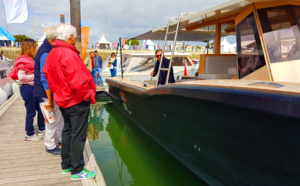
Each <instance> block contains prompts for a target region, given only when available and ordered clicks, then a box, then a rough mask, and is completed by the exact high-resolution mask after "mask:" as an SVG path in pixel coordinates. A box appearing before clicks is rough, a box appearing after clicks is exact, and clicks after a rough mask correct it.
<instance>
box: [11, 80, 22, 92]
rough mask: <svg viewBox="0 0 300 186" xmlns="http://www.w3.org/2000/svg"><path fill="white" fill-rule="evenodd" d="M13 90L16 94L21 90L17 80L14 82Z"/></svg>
mask: <svg viewBox="0 0 300 186" xmlns="http://www.w3.org/2000/svg"><path fill="white" fill-rule="evenodd" d="M12 91H13V94H16V93H18V92H19V91H20V86H19V85H18V84H17V83H16V82H13V84H12Z"/></svg>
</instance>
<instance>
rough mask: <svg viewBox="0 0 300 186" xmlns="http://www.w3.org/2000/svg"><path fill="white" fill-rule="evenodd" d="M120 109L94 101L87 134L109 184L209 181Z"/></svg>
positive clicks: (169, 183)
mask: <svg viewBox="0 0 300 186" xmlns="http://www.w3.org/2000/svg"><path fill="white" fill-rule="evenodd" d="M119 112H120V111H119V110H117V108H115V107H114V106H113V104H112V103H108V102H106V103H104V104H103V103H102V102H97V103H96V104H95V105H91V112H90V119H89V128H88V136H89V140H90V144H91V147H92V150H93V152H94V154H95V156H96V159H97V161H98V164H99V166H100V169H101V171H102V173H103V176H104V179H105V181H106V183H107V185H114V186H118V185H143V186H144V185H206V184H205V183H204V182H202V180H200V179H199V178H198V177H197V176H195V175H194V174H193V173H192V172H190V171H189V170H188V169H187V168H186V167H184V166H183V165H182V164H180V163H179V162H178V161H177V160H176V159H175V158H173V157H172V156H171V155H170V154H168V153H167V152H166V151H165V150H164V149H163V148H161V147H160V146H159V145H158V144H157V143H155V142H154V141H153V140H152V139H151V138H149V137H148V136H147V135H146V134H145V133H144V132H143V131H141V130H140V129H139V128H138V127H137V126H136V125H135V124H134V123H132V122H131V121H130V120H128V119H127V118H125V116H124V115H122V113H119Z"/></svg>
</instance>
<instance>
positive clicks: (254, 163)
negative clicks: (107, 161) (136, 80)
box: [107, 80, 300, 185]
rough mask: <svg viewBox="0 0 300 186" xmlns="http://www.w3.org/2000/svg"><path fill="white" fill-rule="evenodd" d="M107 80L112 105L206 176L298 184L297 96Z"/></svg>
mask: <svg viewBox="0 0 300 186" xmlns="http://www.w3.org/2000/svg"><path fill="white" fill-rule="evenodd" d="M107 83H108V85H109V94H110V95H111V96H112V97H113V98H114V104H115V105H116V106H117V107H118V108H119V109H120V110H121V111H122V112H124V114H125V115H127V116H128V117H129V118H130V119H132V120H133V121H134V122H135V123H136V124H137V125H138V126H139V127H140V128H141V129H142V130H143V131H144V132H145V133H147V134H148V135H149V136H150V137H152V138H153V139H154V140H155V141H156V142H157V143H159V144H160V145H161V146H162V147H164V148H165V149H166V150H167V151H168V152H169V153H171V154H172V155H173V156H174V157H175V158H177V159H178V160H179V161H180V162H182V163H183V164H184V165H185V166H186V167H188V168H189V169H190V170H191V171H192V172H194V173H195V174H196V175H198V176H199V177H200V178H201V179H203V180H204V181H206V182H207V183H209V184H213V185H218V184H220V185H221V184H226V185H241V184H245V185H252V184H272V185H280V184H288V185H291V184H293V185H294V184H297V183H299V176H300V171H299V170H300V169H299V166H298V165H300V159H299V157H300V149H299V144H300V127H299V123H300V117H299V114H298V111H299V110H300V96H298V95H293V94H280V93H272V92H263V91H251V90H241V89H229V88H214V87H208V86H207V87H205V86H201V87H199V86H191V85H182V86H178V85H176V86H175V85H174V86H172V85H169V86H163V87H157V88H155V89H151V90H147V91H145V90H144V89H141V88H139V87H135V86H132V85H128V84H122V83H120V82H118V81H114V80H107ZM154 155H155V152H154Z"/></svg>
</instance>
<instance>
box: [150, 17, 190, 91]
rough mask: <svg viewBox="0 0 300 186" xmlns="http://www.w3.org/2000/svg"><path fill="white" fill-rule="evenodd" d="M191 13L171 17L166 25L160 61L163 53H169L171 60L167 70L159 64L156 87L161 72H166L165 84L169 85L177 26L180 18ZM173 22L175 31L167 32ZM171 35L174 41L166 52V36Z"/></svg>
mask: <svg viewBox="0 0 300 186" xmlns="http://www.w3.org/2000/svg"><path fill="white" fill-rule="evenodd" d="M192 13H194V12H184V13H181V14H180V16H179V17H178V16H175V17H172V18H171V19H170V20H169V22H168V25H167V28H166V34H165V42H164V47H163V48H162V54H161V61H163V59H164V53H165V52H171V58H170V63H169V68H162V67H161V66H162V63H159V69H158V74H157V78H156V86H158V81H159V75H160V72H161V71H167V72H168V73H167V79H166V84H169V76H170V71H171V68H172V61H173V56H174V52H175V48H176V41H177V36H178V31H179V24H180V21H181V18H182V17H184V16H188V15H189V14H192ZM174 21H177V25H176V30H175V31H171V32H169V28H170V26H171V23H172V22H174ZM172 34H175V35H174V40H173V48H171V50H166V44H167V41H168V35H172Z"/></svg>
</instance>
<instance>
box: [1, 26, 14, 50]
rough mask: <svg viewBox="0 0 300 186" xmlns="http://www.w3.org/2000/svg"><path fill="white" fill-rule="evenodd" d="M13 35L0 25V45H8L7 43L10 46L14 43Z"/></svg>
mask: <svg viewBox="0 0 300 186" xmlns="http://www.w3.org/2000/svg"><path fill="white" fill-rule="evenodd" d="M15 40H16V39H15V38H14V36H12V35H11V33H9V32H8V31H7V30H5V29H4V28H3V27H1V26H0V45H1V46H8V45H9V44H10V45H11V46H13V45H14V42H15Z"/></svg>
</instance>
